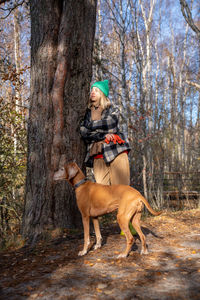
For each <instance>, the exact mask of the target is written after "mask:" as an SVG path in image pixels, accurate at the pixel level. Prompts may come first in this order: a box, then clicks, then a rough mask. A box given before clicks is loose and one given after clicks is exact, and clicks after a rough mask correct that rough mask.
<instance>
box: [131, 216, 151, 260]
mask: <svg viewBox="0 0 200 300" xmlns="http://www.w3.org/2000/svg"><path fill="white" fill-rule="evenodd" d="M140 219H141V212H140V211H139V212H136V214H135V215H134V216H133V219H132V224H133V227H134V228H135V230H136V231H137V233H138V234H139V237H140V240H141V243H142V249H141V252H140V254H148V250H147V245H146V237H145V235H144V234H143V232H142V230H141V227H140Z"/></svg>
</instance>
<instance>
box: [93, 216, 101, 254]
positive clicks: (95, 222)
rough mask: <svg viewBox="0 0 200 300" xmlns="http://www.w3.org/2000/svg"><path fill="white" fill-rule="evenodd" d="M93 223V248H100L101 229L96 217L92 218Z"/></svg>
mask: <svg viewBox="0 0 200 300" xmlns="http://www.w3.org/2000/svg"><path fill="white" fill-rule="evenodd" d="M92 221H93V225H94V231H95V235H96V244H95V246H94V250H96V249H99V248H101V242H102V237H101V231H100V227H99V220H98V218H92Z"/></svg>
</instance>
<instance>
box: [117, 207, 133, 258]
mask: <svg viewBox="0 0 200 300" xmlns="http://www.w3.org/2000/svg"><path fill="white" fill-rule="evenodd" d="M117 221H118V224H119V226H120V228H121V230H122V231H123V232H124V234H125V237H126V249H125V251H124V252H122V253H121V254H119V255H118V256H117V258H121V257H127V256H128V254H129V252H130V250H131V247H132V245H133V241H134V238H133V236H132V234H131V232H130V229H129V221H130V220H129V218H127V216H125V215H124V214H120V213H118V215H117Z"/></svg>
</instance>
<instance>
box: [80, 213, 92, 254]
mask: <svg viewBox="0 0 200 300" xmlns="http://www.w3.org/2000/svg"><path fill="white" fill-rule="evenodd" d="M82 221H83V229H84V247H83V250H82V251H79V253H78V255H79V256H83V255H85V254H86V253H87V252H88V248H89V245H90V217H89V216H82Z"/></svg>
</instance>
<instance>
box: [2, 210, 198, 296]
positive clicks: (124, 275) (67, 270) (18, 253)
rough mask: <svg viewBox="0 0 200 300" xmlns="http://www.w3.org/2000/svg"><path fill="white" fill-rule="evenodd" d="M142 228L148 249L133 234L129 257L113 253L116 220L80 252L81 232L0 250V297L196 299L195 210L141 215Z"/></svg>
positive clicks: (118, 244) (120, 240)
mask: <svg viewBox="0 0 200 300" xmlns="http://www.w3.org/2000/svg"><path fill="white" fill-rule="evenodd" d="M142 229H143V232H144V234H145V235H146V238H147V244H148V249H149V254H148V255H142V256H141V255H140V254H139V251H140V249H141V244H140V240H139V238H138V237H137V236H136V243H135V245H134V246H133V249H132V252H131V253H130V255H129V257H127V258H123V259H117V258H116V257H117V255H118V254H119V253H120V251H122V250H123V249H124V247H125V237H124V236H121V235H120V234H119V233H120V231H119V227H118V225H117V224H116V223H113V224H111V225H109V226H106V227H105V226H104V227H103V229H102V235H103V236H104V244H103V246H102V248H101V249H98V250H96V251H93V250H91V251H90V252H89V253H88V254H87V255H85V256H84V257H78V256H77V254H78V251H80V250H81V249H82V246H83V235H82V233H81V234H80V233H79V234H71V235H67V236H65V237H60V238H56V239H53V240H51V241H49V242H48V243H47V242H46V243H45V244H44V243H41V244H39V245H37V247H36V248H34V249H23V248H22V249H18V250H15V251H9V252H8V251H7V252H4V253H2V254H1V257H0V272H1V275H0V286H1V290H0V299H2V300H3V299H6V300H21V299H29V300H31V299H42V300H50V299H51V300H55V299H56V300H57V299H58V300H64V299H70V300H73V299H77V300H82V299H84V300H90V299H103V300H104V299H106V300H107V299H108V300H116V299H119V300H125V299H126V300H128V299H131V300H134V299H148V300H150V299H158V300H163V299H164V300H168V299H176V300H179V299H185V300H189V299H196V300H197V299H200V210H199V209H194V210H189V211H179V212H164V213H163V214H162V215H160V216H158V217H146V218H144V219H143V220H142ZM92 241H93V242H94V235H92Z"/></svg>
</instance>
